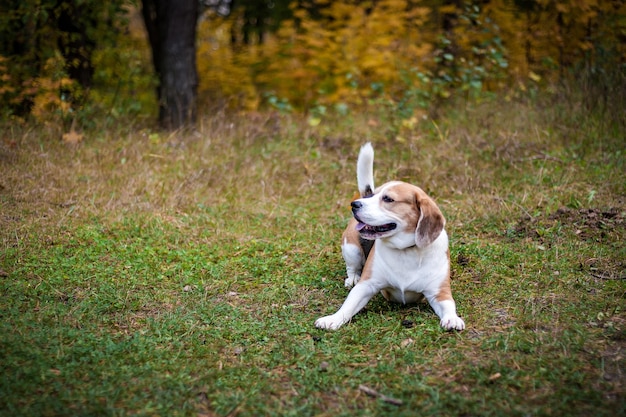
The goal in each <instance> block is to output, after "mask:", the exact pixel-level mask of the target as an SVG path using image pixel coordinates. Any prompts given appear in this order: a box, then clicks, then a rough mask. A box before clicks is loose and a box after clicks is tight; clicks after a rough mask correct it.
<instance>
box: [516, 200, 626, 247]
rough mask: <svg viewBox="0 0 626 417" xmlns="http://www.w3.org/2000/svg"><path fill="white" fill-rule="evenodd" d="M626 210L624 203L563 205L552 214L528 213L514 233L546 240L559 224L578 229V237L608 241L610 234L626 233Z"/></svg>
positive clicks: (564, 227) (517, 225)
mask: <svg viewBox="0 0 626 417" xmlns="http://www.w3.org/2000/svg"><path fill="white" fill-rule="evenodd" d="M625 219H626V212H625V210H624V208H622V207H612V208H609V209H598V208H581V209H571V208H568V207H561V208H559V209H558V210H557V211H556V212H554V213H552V214H549V215H540V216H536V217H530V216H524V217H522V218H521V219H520V220H519V221H518V222H517V224H516V225H515V226H514V227H513V229H512V230H510V231H512V232H513V235H514V236H517V237H530V238H533V239H537V240H539V241H541V242H542V243H543V242H544V241H545V239H546V235H547V234H551V233H549V232H550V231H551V230H553V229H554V228H555V227H557V226H558V227H560V228H563V229H566V230H571V231H573V232H574V234H575V235H576V236H578V238H580V239H583V240H591V241H604V240H605V239H607V238H608V237H609V234H612V233H617V234H619V235H623V234H624V232H625V231H626V221H625Z"/></svg>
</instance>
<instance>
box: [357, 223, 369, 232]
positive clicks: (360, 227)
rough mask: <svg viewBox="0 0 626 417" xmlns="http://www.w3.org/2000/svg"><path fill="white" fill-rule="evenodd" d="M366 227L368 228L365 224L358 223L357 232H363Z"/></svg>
mask: <svg viewBox="0 0 626 417" xmlns="http://www.w3.org/2000/svg"><path fill="white" fill-rule="evenodd" d="M365 226H367V225H366V224H365V223H361V222H358V223H357V225H356V230H357V232H358V231H361V230H363V228H364V227H365Z"/></svg>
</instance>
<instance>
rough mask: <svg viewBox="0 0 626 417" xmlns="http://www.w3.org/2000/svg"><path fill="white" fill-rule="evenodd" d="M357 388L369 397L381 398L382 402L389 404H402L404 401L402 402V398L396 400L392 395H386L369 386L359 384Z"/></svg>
mask: <svg viewBox="0 0 626 417" xmlns="http://www.w3.org/2000/svg"><path fill="white" fill-rule="evenodd" d="M359 390H361V391H363V392H364V393H366V394H367V395H369V396H370V397H375V398H380V399H381V400H383V401H384V402H386V403H389V404H393V405H402V404H404V402H402V400H398V399H397V398H392V397H388V396H386V395H383V394H381V393H380V392H378V391H376V390H375V389H373V388H370V387H368V386H365V385H359Z"/></svg>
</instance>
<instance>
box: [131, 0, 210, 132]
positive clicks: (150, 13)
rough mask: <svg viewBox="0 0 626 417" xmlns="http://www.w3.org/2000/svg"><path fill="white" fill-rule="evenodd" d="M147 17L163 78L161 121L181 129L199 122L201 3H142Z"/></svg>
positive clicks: (193, 0) (145, 0)
mask: <svg viewBox="0 0 626 417" xmlns="http://www.w3.org/2000/svg"><path fill="white" fill-rule="evenodd" d="M142 5H143V10H142V13H143V17H144V21H145V24H146V29H147V31H148V37H149V39H150V45H151V47H152V61H153V63H154V69H155V71H156V73H157V76H158V78H159V86H158V89H157V96H158V99H159V122H160V123H161V125H162V126H163V127H164V128H166V129H178V128H180V127H183V126H185V125H188V124H191V123H193V122H195V119H196V97H197V90H198V72H197V68H196V23H197V20H198V7H199V6H198V5H199V2H198V0H142Z"/></svg>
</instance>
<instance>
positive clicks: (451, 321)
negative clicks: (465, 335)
mask: <svg viewBox="0 0 626 417" xmlns="http://www.w3.org/2000/svg"><path fill="white" fill-rule="evenodd" d="M441 327H443V328H444V329H446V330H463V329H465V322H464V321H463V319H462V318H460V317H459V316H444V317H443V318H442V319H441Z"/></svg>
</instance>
